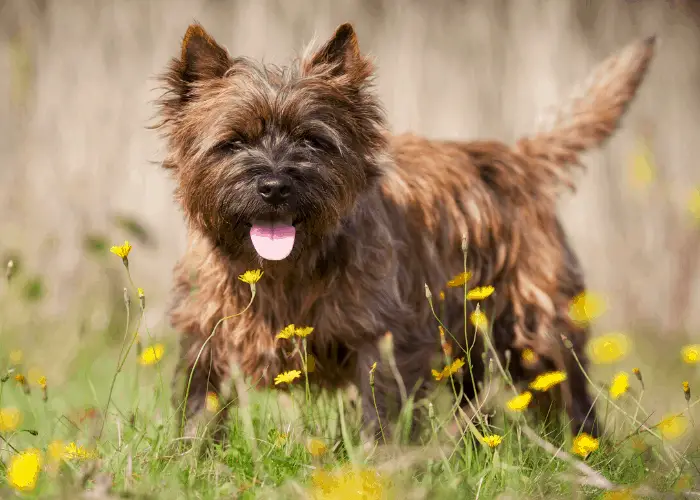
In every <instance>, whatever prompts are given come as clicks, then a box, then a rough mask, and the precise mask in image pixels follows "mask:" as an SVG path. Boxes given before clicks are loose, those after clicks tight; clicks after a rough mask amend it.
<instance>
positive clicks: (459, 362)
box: [450, 358, 464, 373]
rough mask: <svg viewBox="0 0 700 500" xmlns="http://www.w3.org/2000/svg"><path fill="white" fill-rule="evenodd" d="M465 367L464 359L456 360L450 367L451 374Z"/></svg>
mask: <svg viewBox="0 0 700 500" xmlns="http://www.w3.org/2000/svg"><path fill="white" fill-rule="evenodd" d="M463 366H464V358H458V359H455V360H454V361H453V362H452V364H451V365H450V373H457V372H458V371H459V370H460V369H461V368H462V367H463Z"/></svg>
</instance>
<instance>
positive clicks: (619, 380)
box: [610, 372, 630, 399]
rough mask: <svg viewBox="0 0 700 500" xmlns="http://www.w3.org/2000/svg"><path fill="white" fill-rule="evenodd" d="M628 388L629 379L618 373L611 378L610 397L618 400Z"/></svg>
mask: <svg viewBox="0 0 700 500" xmlns="http://www.w3.org/2000/svg"><path fill="white" fill-rule="evenodd" d="M629 388H630V377H629V375H628V374H627V373H625V372H620V373H618V374H617V375H615V376H614V377H613V380H612V383H611V384H610V397H611V398H613V399H619V398H620V396H622V395H623V394H624V393H626V392H627V391H628V390H629Z"/></svg>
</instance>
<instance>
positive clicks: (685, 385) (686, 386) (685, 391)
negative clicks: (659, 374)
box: [683, 380, 690, 401]
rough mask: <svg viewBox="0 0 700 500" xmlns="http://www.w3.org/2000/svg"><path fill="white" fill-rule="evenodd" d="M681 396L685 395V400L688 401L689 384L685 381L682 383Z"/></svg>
mask: <svg viewBox="0 0 700 500" xmlns="http://www.w3.org/2000/svg"><path fill="white" fill-rule="evenodd" d="M683 394H684V395H685V400H686V401H690V383H689V382H688V381H687V380H686V381H684V382H683Z"/></svg>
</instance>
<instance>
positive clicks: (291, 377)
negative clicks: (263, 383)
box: [275, 370, 301, 385]
mask: <svg viewBox="0 0 700 500" xmlns="http://www.w3.org/2000/svg"><path fill="white" fill-rule="evenodd" d="M299 377H301V372H300V371H299V370H292V371H288V372H284V373H280V374H279V375H277V376H276V377H275V385H279V384H291V383H292V382H294V381H295V380H296V379H298V378H299Z"/></svg>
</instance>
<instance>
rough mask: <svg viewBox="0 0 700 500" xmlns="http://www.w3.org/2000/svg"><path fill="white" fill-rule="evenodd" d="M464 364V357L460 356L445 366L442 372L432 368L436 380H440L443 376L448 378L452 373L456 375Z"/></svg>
mask: <svg viewBox="0 0 700 500" xmlns="http://www.w3.org/2000/svg"><path fill="white" fill-rule="evenodd" d="M463 366H464V359H462V358H458V359H455V360H454V361H453V362H452V363H451V364H450V365H448V366H446V367H445V368H443V369H442V372H438V371H437V370H432V374H433V377H434V378H435V380H438V381H440V380H442V379H443V378H447V377H449V376H450V375H454V374H455V373H457V372H458V371H459V370H460V369H461V368H462V367H463Z"/></svg>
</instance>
